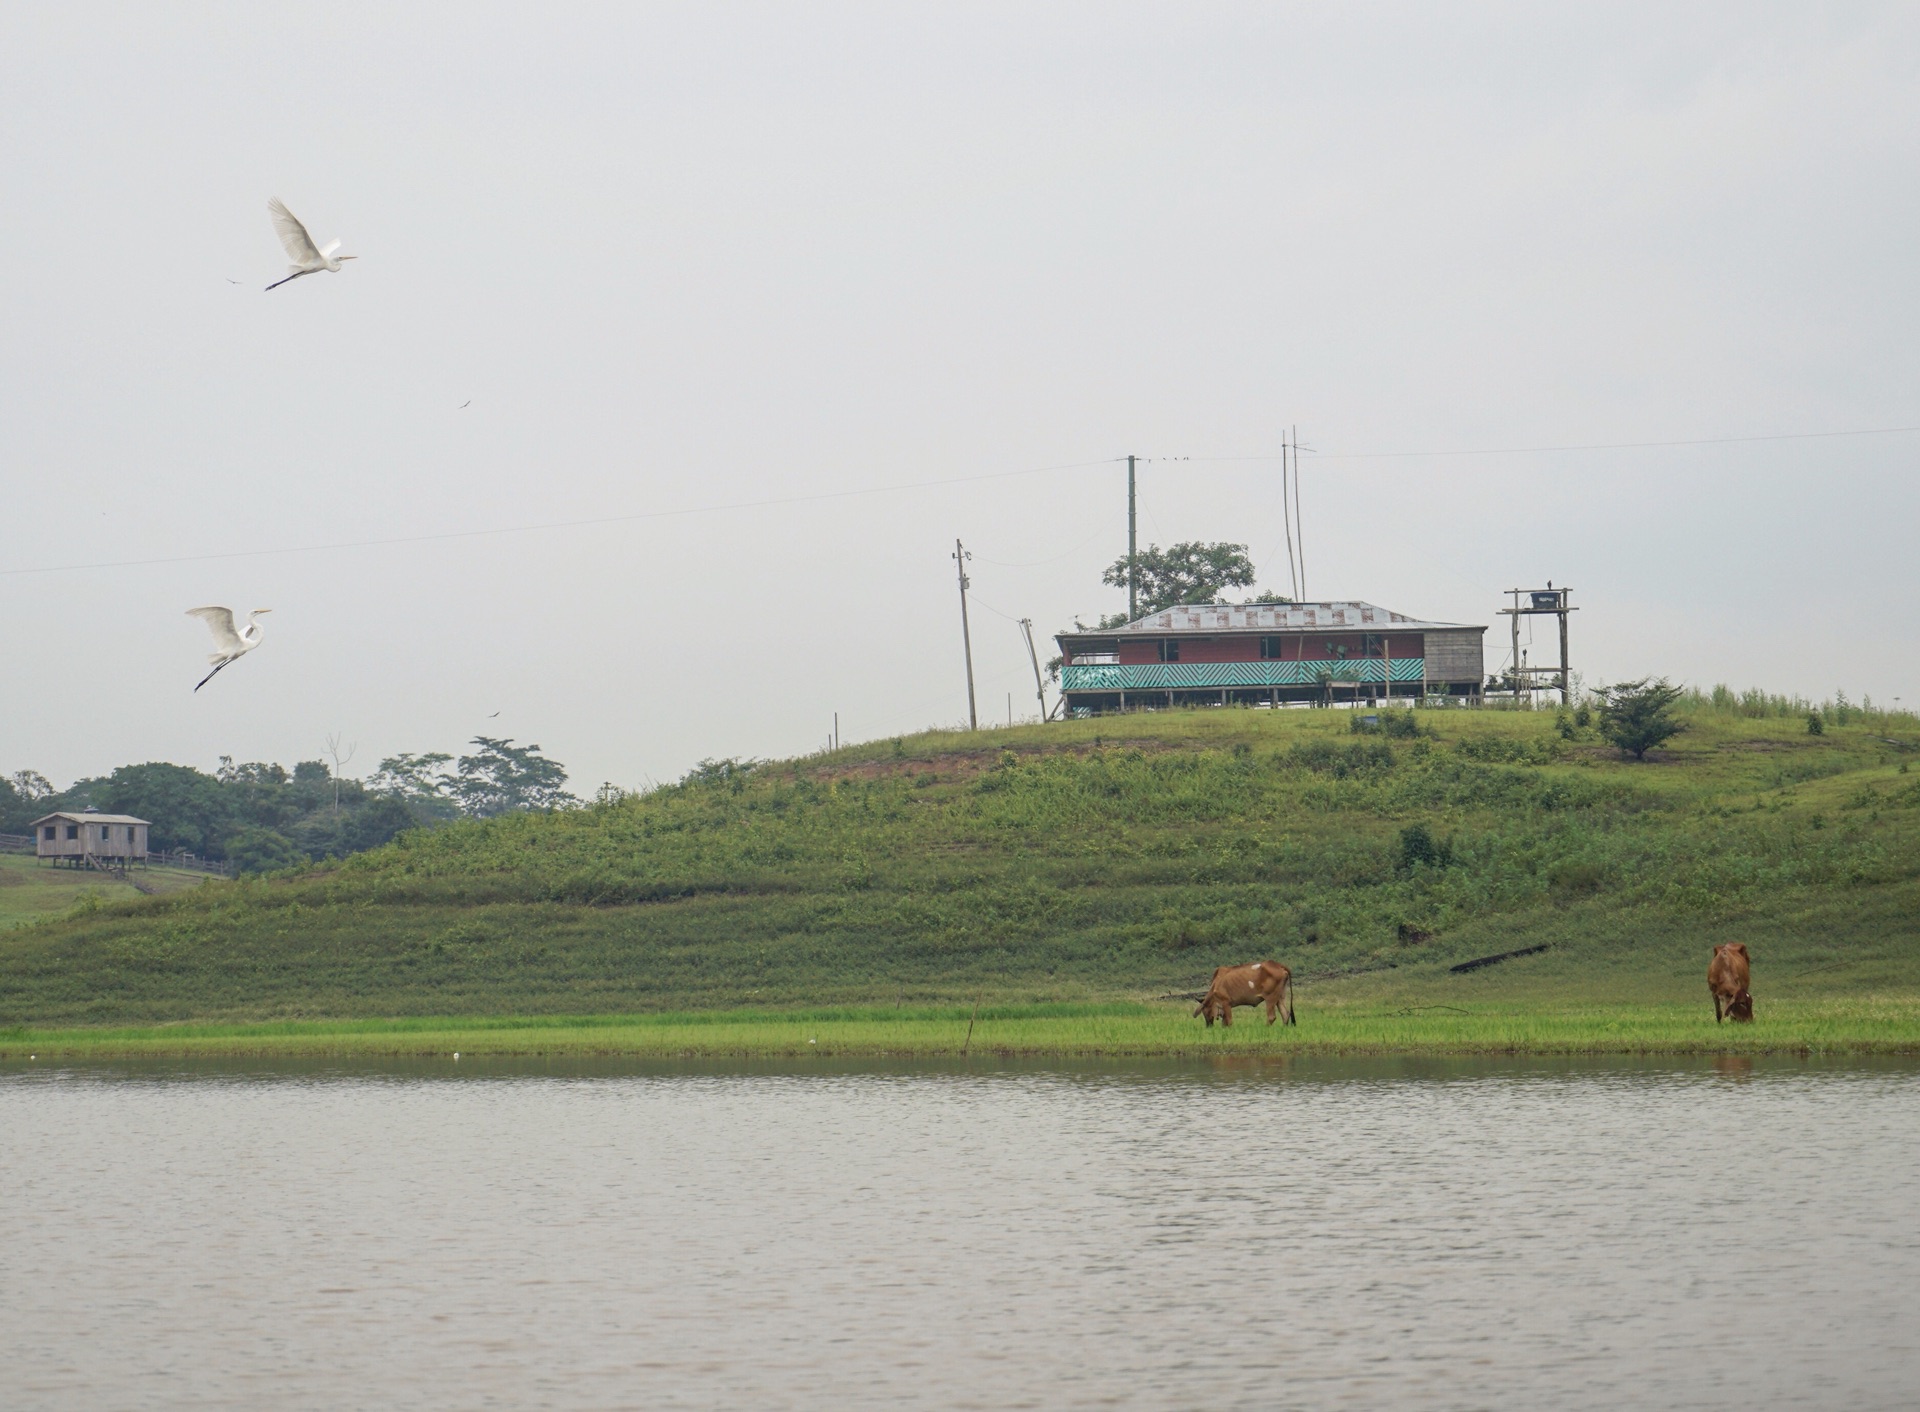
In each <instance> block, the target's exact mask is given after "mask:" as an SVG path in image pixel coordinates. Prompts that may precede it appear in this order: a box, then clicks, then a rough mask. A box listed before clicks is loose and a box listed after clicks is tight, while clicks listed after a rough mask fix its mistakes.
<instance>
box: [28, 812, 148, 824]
mask: <svg viewBox="0 0 1920 1412" xmlns="http://www.w3.org/2000/svg"><path fill="white" fill-rule="evenodd" d="M55 819H65V820H66V821H67V822H68V823H70V824H150V823H152V822H153V821H152V820H151V819H136V818H134V817H133V815H131V814H68V813H65V812H62V813H58V814H42V815H41V816H40V817H39V818H37V819H35V820H34V821H33V822H32V823H31V824H28V825H27V827H28V828H38V827H39V826H40V825H41V824H49V823H52V822H53V821H54V820H55Z"/></svg>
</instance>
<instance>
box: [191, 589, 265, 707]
mask: <svg viewBox="0 0 1920 1412" xmlns="http://www.w3.org/2000/svg"><path fill="white" fill-rule="evenodd" d="M272 611H273V609H271V608H255V609H254V610H253V611H252V612H251V613H249V614H247V624H246V626H245V627H242V628H235V627H234V625H233V609H231V608H189V609H187V616H188V617H189V618H198V619H200V621H201V622H203V623H205V624H206V625H207V626H208V627H209V628H211V629H212V630H213V641H214V645H215V646H216V647H218V648H219V649H220V650H219V651H218V652H215V653H213V654H211V655H210V656H209V657H208V658H207V660H208V661H209V662H211V663H213V670H212V671H210V672H208V673H207V674H206V675H205V676H204V677H202V678H200V680H199V681H198V682H196V683H195V684H194V688H193V689H194V690H195V691H198V690H199V689H200V688H201V687H203V686H205V685H206V684H207V683H208V682H210V681H212V680H213V679H214V678H215V677H216V676H218V675H219V674H220V669H221V668H222V667H224V666H226V665H227V664H228V663H229V662H238V661H239V660H240V659H241V658H242V657H244V656H246V655H247V654H248V653H249V652H251V651H253V649H254V648H256V647H258V646H259V645H260V624H258V623H256V622H255V621H254V619H255V618H257V617H259V616H260V615H261V614H262V613H271V612H272Z"/></svg>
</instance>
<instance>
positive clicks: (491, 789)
mask: <svg viewBox="0 0 1920 1412" xmlns="http://www.w3.org/2000/svg"><path fill="white" fill-rule="evenodd" d="M473 744H475V745H477V746H478V747H480V748H479V749H478V750H477V751H475V752H474V753H473V754H471V755H462V756H461V757H460V759H459V762H458V764H457V766H456V773H454V774H452V775H449V776H447V777H446V782H447V783H446V788H447V793H448V794H450V795H452V796H453V799H454V801H455V802H456V803H457V804H458V805H459V806H460V810H461V812H462V813H464V814H468V815H471V816H472V817H473V818H476V819H491V818H493V817H495V816H496V815H499V814H511V813H513V812H515V811H516V810H521V809H561V808H565V807H566V806H567V805H569V804H578V803H579V802H580V801H579V800H577V799H575V798H574V797H573V796H572V795H571V794H568V793H567V792H566V791H565V790H564V789H562V788H561V787H560V786H561V785H563V784H565V783H566V782H567V771H566V767H565V766H564V765H562V764H561V763H560V762H559V761H558V760H548V759H545V758H543V757H542V756H541V754H540V747H539V746H538V745H523V746H515V745H514V743H513V742H512V741H511V740H495V739H493V738H492V737H491V736H484V735H477V736H475V737H474V738H473Z"/></svg>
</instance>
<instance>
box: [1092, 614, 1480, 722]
mask: <svg viewBox="0 0 1920 1412" xmlns="http://www.w3.org/2000/svg"><path fill="white" fill-rule="evenodd" d="M1486 631H1487V630H1486V628H1485V627H1484V626H1480V627H1473V626H1469V625H1466V624H1461V623H1429V622H1423V621H1421V620H1419V619H1417V618H1409V617H1407V616H1406V615H1405V614H1402V613H1393V612H1389V611H1388V610H1387V609H1385V608H1376V607H1375V606H1374V605H1373V604H1371V603H1358V602H1346V603H1249V604H1230V603H1197V604H1189V605H1182V606H1180V607H1177V608H1170V609H1168V610H1166V611H1165V612H1160V613H1153V614H1149V615H1148V616H1147V617H1144V618H1141V619H1140V620H1139V621H1137V622H1132V623H1128V624H1127V625H1126V626H1125V627H1120V628H1109V629H1108V630H1106V631H1104V632H1090V631H1089V632H1063V633H1060V634H1058V635H1057V636H1056V638H1055V641H1057V642H1058V643H1059V644H1060V651H1061V656H1062V663H1061V667H1060V690H1061V694H1062V695H1063V696H1064V697H1065V698H1066V703H1067V711H1068V713H1069V714H1072V715H1089V714H1095V713H1100V712H1106V711H1125V710H1138V709H1142V708H1150V707H1155V706H1208V705H1211V706H1226V705H1242V706H1280V705H1284V704H1286V703H1288V702H1310V703H1320V704H1326V705H1330V704H1332V703H1334V702H1336V701H1367V702H1375V701H1392V700H1396V699H1405V700H1406V701H1408V702H1409V703H1411V702H1412V701H1413V700H1415V699H1416V698H1420V697H1426V696H1450V697H1475V698H1477V697H1478V696H1479V694H1480V691H1481V686H1482V683H1484V682H1485V680H1486V672H1485V660H1484V658H1485V652H1484V643H1483V638H1484V637H1485V635H1486Z"/></svg>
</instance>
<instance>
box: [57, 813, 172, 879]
mask: <svg viewBox="0 0 1920 1412" xmlns="http://www.w3.org/2000/svg"><path fill="white" fill-rule="evenodd" d="M147 828H148V822H147V820H145V819H136V818H134V817H133V815H131V814H100V813H95V812H94V811H93V810H90V809H86V810H81V811H80V812H79V813H74V814H67V813H61V814H48V815H45V816H44V817H42V818H38V819H35V820H34V821H33V856H34V857H36V858H51V859H52V860H53V861H54V863H55V864H56V865H59V864H62V863H64V864H66V865H68V866H69V867H74V868H98V869H100V870H101V871H102V872H109V873H111V872H124V871H125V869H126V866H127V864H129V863H139V864H142V865H144V864H145V863H146V861H147Z"/></svg>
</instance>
